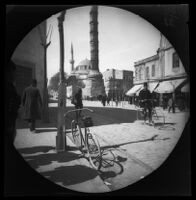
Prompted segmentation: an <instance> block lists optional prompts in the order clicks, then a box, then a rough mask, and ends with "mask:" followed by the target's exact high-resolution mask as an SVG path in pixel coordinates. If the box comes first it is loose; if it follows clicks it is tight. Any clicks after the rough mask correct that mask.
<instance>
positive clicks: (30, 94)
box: [22, 79, 42, 133]
mask: <svg viewBox="0 0 196 200" xmlns="http://www.w3.org/2000/svg"><path fill="white" fill-rule="evenodd" d="M22 104H23V106H24V119H25V120H27V121H28V123H29V128H30V131H31V132H33V133H35V132H36V130H35V121H36V120H38V119H41V107H42V99H41V95H40V92H39V90H38V88H37V80H36V79H33V81H32V85H31V86H29V87H27V88H25V90H24V93H23V97H22Z"/></svg>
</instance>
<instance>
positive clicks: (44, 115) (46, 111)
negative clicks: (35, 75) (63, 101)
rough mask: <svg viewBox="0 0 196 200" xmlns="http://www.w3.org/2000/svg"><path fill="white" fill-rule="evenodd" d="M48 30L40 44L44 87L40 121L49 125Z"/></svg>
mask: <svg viewBox="0 0 196 200" xmlns="http://www.w3.org/2000/svg"><path fill="white" fill-rule="evenodd" d="M50 28H51V26H50V27H49V30H48V33H47V34H46V35H44V38H42V42H41V45H42V46H43V48H44V87H43V93H42V94H43V110H42V121H43V122H44V123H49V109H48V88H47V83H48V80H47V48H48V46H49V45H50V44H51V35H52V30H51V32H50ZM38 31H39V32H40V35H42V34H41V30H40V29H38ZM49 32H50V39H49V42H48V43H47V38H48V35H49Z"/></svg>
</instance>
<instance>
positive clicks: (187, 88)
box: [181, 83, 190, 93]
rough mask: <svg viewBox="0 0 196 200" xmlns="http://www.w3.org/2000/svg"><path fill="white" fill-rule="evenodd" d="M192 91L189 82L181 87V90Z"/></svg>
mask: <svg viewBox="0 0 196 200" xmlns="http://www.w3.org/2000/svg"><path fill="white" fill-rule="evenodd" d="M189 91H190V85H189V83H187V84H186V85H184V86H183V87H182V88H181V92H184V93H188V92H189Z"/></svg>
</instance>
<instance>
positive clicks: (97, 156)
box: [87, 132, 102, 170]
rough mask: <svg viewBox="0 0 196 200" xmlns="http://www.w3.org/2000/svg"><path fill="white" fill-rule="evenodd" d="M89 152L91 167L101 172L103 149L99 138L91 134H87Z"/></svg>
mask: <svg viewBox="0 0 196 200" xmlns="http://www.w3.org/2000/svg"><path fill="white" fill-rule="evenodd" d="M87 150H88V154H89V161H90V164H91V166H92V167H93V168H94V169H96V170H99V169H100V168H101V163H102V157H101V149H100V145H99V142H98V140H97V138H96V137H95V135H93V134H92V133H90V132H89V133H87Z"/></svg>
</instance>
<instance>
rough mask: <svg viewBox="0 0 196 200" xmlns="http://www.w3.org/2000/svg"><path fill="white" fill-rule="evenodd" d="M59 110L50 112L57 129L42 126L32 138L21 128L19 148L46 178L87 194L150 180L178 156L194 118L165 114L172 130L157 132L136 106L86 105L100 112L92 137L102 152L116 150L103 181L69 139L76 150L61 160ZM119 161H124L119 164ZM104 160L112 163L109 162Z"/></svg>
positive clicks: (49, 125) (95, 120)
mask: <svg viewBox="0 0 196 200" xmlns="http://www.w3.org/2000/svg"><path fill="white" fill-rule="evenodd" d="M68 103H69V102H68ZM55 106H56V105H54V104H53V106H52V107H50V118H51V123H50V124H41V123H40V124H37V127H38V130H39V133H37V134H31V133H30V132H29V130H28V129H26V128H25V127H22V126H21V127H20V128H19V129H18V130H17V132H18V134H17V137H16V140H15V146H16V148H17V149H18V150H19V152H20V153H21V154H22V156H23V157H24V158H25V159H26V160H27V161H28V162H29V164H30V165H31V166H32V167H33V168H34V169H35V170H36V171H38V172H39V173H41V174H42V175H43V176H45V177H47V178H48V179H49V180H51V181H52V182H55V183H57V184H59V185H62V186H63V187H66V188H70V189H73V190H76V191H84V192H108V191H111V190H116V189H119V188H122V187H126V186H127V185H130V184H132V183H134V182H137V181H138V180H140V179H141V178H142V177H145V176H147V175H148V174H150V173H151V172H152V171H154V170H155V169H157V168H158V167H159V166H160V165H161V164H162V163H163V162H164V161H165V159H167V157H168V155H169V154H170V153H171V152H172V150H173V148H174V147H175V145H176V143H177V142H178V140H179V138H180V136H181V133H182V131H183V128H184V126H185V124H186V122H187V120H188V118H189V112H178V111H177V112H176V113H175V114H174V113H168V112H167V111H163V113H164V115H165V119H166V121H165V123H166V124H165V125H164V126H162V125H158V126H157V127H153V126H148V125H145V124H143V121H142V120H136V111H135V109H134V108H133V106H132V105H127V106H126V107H123V108H121V107H120V106H119V107H117V108H116V107H111V106H108V107H103V106H102V104H101V103H100V102H85V101H84V107H87V106H88V107H89V108H91V109H93V110H94V111H95V112H94V113H92V114H91V116H92V118H93V121H94V125H95V126H93V127H91V132H92V133H94V134H95V135H96V136H97V138H98V140H99V143H100V146H101V149H102V150H106V151H107V152H109V151H110V150H111V151H112V152H113V155H114V159H113V160H112V162H113V163H114V166H113V167H111V168H107V169H106V168H105V170H106V171H105V173H103V174H101V175H100V176H101V177H100V176H99V175H98V174H97V172H96V171H95V170H94V169H92V168H91V166H90V165H89V162H88V161H87V160H86V159H85V158H81V157H80V156H79V155H80V152H79V151H78V150H77V149H76V148H75V146H74V145H73V143H72V142H71V141H70V139H69V137H67V143H68V145H69V146H71V147H72V150H70V151H68V152H62V153H58V154H57V153H56V152H55V145H56V141H55V140H56V139H55V138H56V134H57V130H56V128H55V124H56V121H55V120H56V114H57V113H56V111H57V110H56V107H55ZM68 106H69V104H68ZM68 109H73V107H68ZM45 127H46V128H45ZM159 128H160V129H159ZM152 138H153V139H152ZM116 158H121V160H123V159H124V161H123V162H120V161H118V162H117V160H118V159H117V160H116ZM104 159H105V160H106V161H107V160H108V158H106V157H104ZM120 170H122V173H121V172H120ZM105 181H106V182H108V183H109V185H106V184H105V183H104V182H105Z"/></svg>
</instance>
